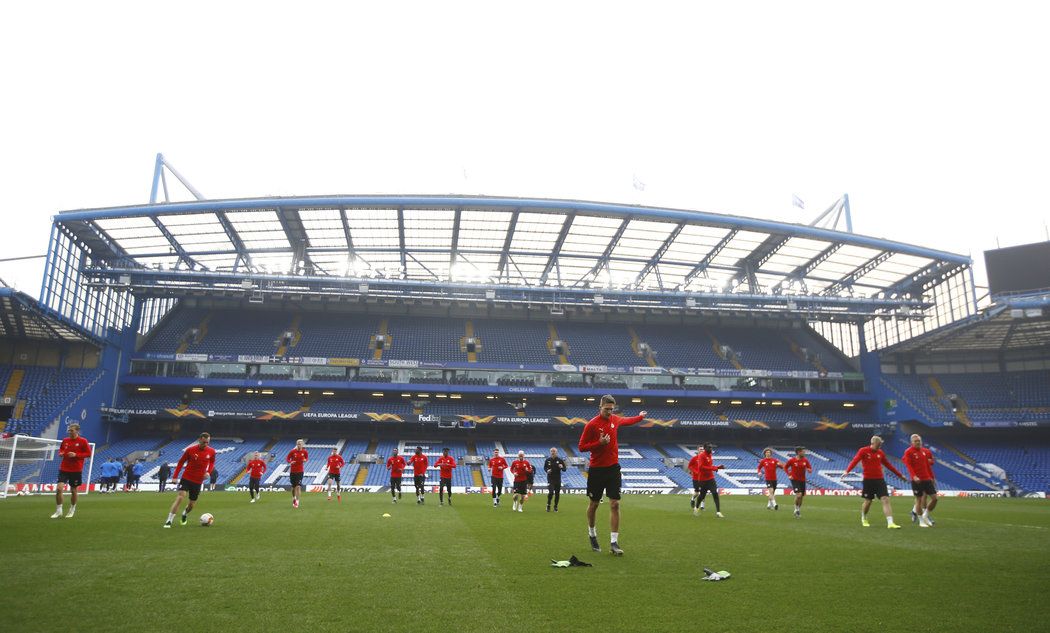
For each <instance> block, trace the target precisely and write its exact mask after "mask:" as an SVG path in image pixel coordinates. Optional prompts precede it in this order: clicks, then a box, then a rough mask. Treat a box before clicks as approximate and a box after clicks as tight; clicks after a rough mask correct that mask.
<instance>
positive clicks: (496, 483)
mask: <svg viewBox="0 0 1050 633" xmlns="http://www.w3.org/2000/svg"><path fill="white" fill-rule="evenodd" d="M504 470H507V460H505V459H503V456H502V455H500V454H499V449H498V448H496V449H493V451H492V457H491V458H490V459H489V473H490V474H491V475H492V479H491V481H492V507H493V508H498V507H499V498H500V497H502V496H503V471H504Z"/></svg>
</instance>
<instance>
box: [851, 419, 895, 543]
mask: <svg viewBox="0 0 1050 633" xmlns="http://www.w3.org/2000/svg"><path fill="white" fill-rule="evenodd" d="M858 463H860V464H862V466H861V468H862V469H863V471H864V487H863V491H862V492H861V496H862V497H864V502H863V503H861V505H860V524H861V525H863V526H864V527H869V526H870V525H871V524H870V523H868V509H869V508H871V502H872V500H873V499H875V498H876V497H878V499H879V501H881V502H882V513H883V514H884V515H886V527H887V528H889V529H891V530H899V529H900V527H901V526H899V525H897V524H896V523H894V522H893V508H892V506H890V493H889V490H888V489H887V488H886V478H885V475H883V473H882V467H883V466H885V467H886V468H889V469H890V471H891V472H892V473H893V474H894V475H897V476H898V477H900V478H901V479H905V477H904V475H902V474H901V473H900V471H899V470H897V469H896V468H894V467H893V464H891V463H890V460H888V459H886V453H884V452H882V438H881V437H879V436H878V435H873V436H872V438H871V444H870V445H869V446H865V447H863V448H861V449H860V450H858V451H857V454H856V455H855V456H854V457H853V461H851V462H850V463H849V466H846V470H845V471H844V472H843V473H842V477H845V476H846V473H848V472H849V471H851V470H853V467H854V466H856V465H857V464H858ZM842 477H839V481H842Z"/></svg>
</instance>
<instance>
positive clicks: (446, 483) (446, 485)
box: [434, 448, 456, 506]
mask: <svg viewBox="0 0 1050 633" xmlns="http://www.w3.org/2000/svg"><path fill="white" fill-rule="evenodd" d="M434 465H435V466H437V467H438V471H439V473H440V474H439V479H438V505H442V506H443V505H445V497H444V493H445V491H446V490H448V504H449V505H452V469H453V468H455V467H456V458H455V457H453V456H451V455H449V454H448V449H447V448H445V449H442V450H441V457H438V458H437V461H436V462H434Z"/></svg>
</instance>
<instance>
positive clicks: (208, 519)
mask: <svg viewBox="0 0 1050 633" xmlns="http://www.w3.org/2000/svg"><path fill="white" fill-rule="evenodd" d="M213 523H215V517H213V516H212V515H211V513H209V512H205V513H204V514H202V515H201V527H210V526H211V524H213Z"/></svg>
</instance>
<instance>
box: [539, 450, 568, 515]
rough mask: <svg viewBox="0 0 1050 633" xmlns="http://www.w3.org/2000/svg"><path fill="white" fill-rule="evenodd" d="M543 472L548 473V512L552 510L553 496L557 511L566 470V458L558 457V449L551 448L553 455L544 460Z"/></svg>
mask: <svg viewBox="0 0 1050 633" xmlns="http://www.w3.org/2000/svg"><path fill="white" fill-rule="evenodd" d="M543 472H545V473H547V512H550V511H551V498H553V499H554V511H555V512H557V511H558V502H559V501H560V500H561V474H562V473H563V472H565V460H564V459H562V458H561V457H558V449H556V448H551V456H550V457H548V458H547V459H546V460H545V461H544V462H543Z"/></svg>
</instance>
